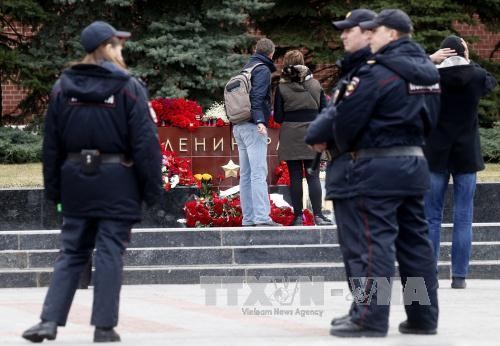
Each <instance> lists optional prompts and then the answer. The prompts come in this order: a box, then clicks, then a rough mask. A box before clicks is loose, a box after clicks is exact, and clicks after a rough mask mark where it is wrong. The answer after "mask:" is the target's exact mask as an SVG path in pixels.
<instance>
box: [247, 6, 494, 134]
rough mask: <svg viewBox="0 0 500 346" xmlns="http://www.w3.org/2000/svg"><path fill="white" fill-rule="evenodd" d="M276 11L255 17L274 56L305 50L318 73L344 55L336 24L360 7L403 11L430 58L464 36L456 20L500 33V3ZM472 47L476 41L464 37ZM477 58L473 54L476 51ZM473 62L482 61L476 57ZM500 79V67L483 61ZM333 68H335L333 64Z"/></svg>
mask: <svg viewBox="0 0 500 346" xmlns="http://www.w3.org/2000/svg"><path fill="white" fill-rule="evenodd" d="M269 1H270V0H269ZM272 1H273V2H274V3H275V6H274V7H273V9H272V11H267V12H265V13H264V14H262V15H261V16H256V17H255V22H256V25H257V26H258V27H259V28H260V29H262V31H263V32H264V33H265V34H266V35H267V36H268V37H270V38H271V39H272V40H273V41H274V42H275V43H276V44H277V45H278V49H277V51H276V54H275V57H280V56H283V55H284V54H285V52H286V51H288V50H290V49H296V48H301V49H302V50H303V51H304V50H305V52H306V53H305V58H306V64H307V65H308V66H309V67H310V68H311V69H312V70H313V72H315V73H317V72H319V65H318V64H320V63H330V64H332V63H333V62H335V61H336V60H337V59H338V58H339V57H341V56H342V55H343V54H344V52H343V47H342V43H341V41H340V32H339V31H337V30H335V29H334V28H333V26H332V24H331V22H332V20H342V19H344V18H345V16H346V14H347V13H348V12H349V11H351V10H353V9H356V8H369V9H372V10H374V11H375V12H379V11H381V10H382V9H387V8H399V9H402V10H404V11H405V12H406V13H408V15H409V16H410V17H411V19H412V21H413V24H414V34H413V38H414V39H415V40H416V41H417V42H418V43H420V44H421V45H422V46H423V47H424V49H425V50H426V51H427V52H428V53H429V54H431V53H433V52H435V51H436V50H437V49H438V48H439V46H440V44H441V41H442V40H443V39H444V38H445V37H446V36H448V35H450V34H459V33H457V32H456V31H455V30H454V28H453V23H454V22H455V21H459V22H465V23H470V24H473V23H474V19H473V14H479V15H480V18H481V21H482V22H483V23H485V24H486V25H487V26H488V27H489V28H490V29H491V30H497V31H498V28H499V21H498V18H499V16H500V1H498V0H486V1H472V0H467V1H463V0H429V1H421V0H323V1H321V0H272ZM465 39H466V40H467V41H469V42H471V41H474V40H475V39H477V38H475V37H465ZM471 53H472V54H473V52H471ZM473 58H475V59H476V58H477V57H474V56H473ZM478 62H479V63H480V64H481V65H483V66H484V67H485V68H486V69H487V70H488V71H490V72H491V73H493V74H494V75H495V77H496V78H497V80H499V77H500V73H499V68H500V64H498V63H492V62H489V63H488V62H485V61H484V60H478ZM330 66H331V65H330ZM332 77H333V78H330V79H328V80H326V81H327V82H328V83H329V86H328V87H327V89H329V88H330V87H332V86H333V85H334V84H335V83H336V79H335V76H332ZM499 93H500V87H497V88H496V90H495V92H494V93H493V94H492V95H490V96H489V97H487V98H486V99H485V100H484V101H482V102H481V108H480V117H481V124H482V125H483V126H491V124H492V122H493V121H498V120H499V119H500V118H499V108H500V107H499V105H500V96H499Z"/></svg>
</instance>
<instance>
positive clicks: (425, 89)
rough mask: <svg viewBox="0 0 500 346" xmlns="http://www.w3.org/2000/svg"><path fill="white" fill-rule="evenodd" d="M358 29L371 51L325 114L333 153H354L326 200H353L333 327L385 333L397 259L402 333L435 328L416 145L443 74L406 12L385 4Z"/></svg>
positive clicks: (433, 112) (347, 212)
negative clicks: (342, 315)
mask: <svg viewBox="0 0 500 346" xmlns="http://www.w3.org/2000/svg"><path fill="white" fill-rule="evenodd" d="M360 27H361V28H364V29H373V35H372V38H371V43H370V48H371V51H372V53H374V56H373V57H372V58H371V60H369V61H368V63H367V64H366V65H364V66H362V67H361V68H360V69H359V70H358V71H357V72H356V73H355V75H354V76H353V77H352V78H351V80H350V82H349V84H348V85H347V87H346V91H345V95H344V96H343V99H342V100H341V101H340V102H339V103H338V105H337V106H336V107H333V106H332V107H330V108H329V109H328V110H327V111H326V112H329V114H330V117H331V119H332V127H331V130H332V135H333V141H334V145H335V150H336V151H337V152H339V153H350V155H351V160H350V165H349V167H348V169H347V172H345V180H346V182H347V188H346V189H345V191H344V192H340V191H338V192H333V193H332V194H331V197H333V198H342V199H349V200H350V201H346V203H344V204H343V208H344V210H343V211H342V213H341V214H342V216H343V217H344V219H343V220H340V223H341V224H342V226H341V229H342V232H341V233H342V234H343V236H344V239H343V242H344V245H345V249H344V251H343V256H344V262H345V263H346V266H347V269H346V271H347V273H348V275H350V278H349V280H350V286H351V289H352V290H353V296H354V303H355V304H353V305H352V307H351V311H350V316H349V318H348V319H345V320H343V321H342V322H341V323H336V324H334V325H333V326H332V327H331V329H330V334H332V335H335V336H341V337H358V336H372V337H379V336H385V335H386V334H387V330H388V319H389V301H390V296H391V295H390V293H391V292H390V291H391V278H393V277H394V276H395V260H396V259H397V261H398V264H399V272H400V276H401V282H402V284H403V287H405V290H404V294H403V296H404V297H405V310H406V313H407V317H408V318H407V320H406V321H404V322H402V323H401V324H400V325H399V331H400V332H401V333H414V334H435V333H436V329H437V319H438V302H437V273H436V271H435V267H434V253H433V250H432V247H431V244H430V241H429V240H428V237H427V233H428V228H427V223H426V221H425V215H424V206H423V196H424V194H425V192H426V191H427V189H428V188H429V171H428V166H427V162H426V160H425V158H424V156H423V152H422V148H421V147H422V145H423V144H424V137H425V136H426V135H427V134H428V133H429V131H430V129H431V128H432V127H433V126H434V125H435V123H436V121H437V116H438V111H439V92H440V89H439V83H438V82H439V74H438V72H437V70H436V68H435V67H434V65H433V64H432V62H431V61H430V60H429V58H428V57H427V55H426V54H425V52H424V51H423V49H422V48H421V47H420V46H419V45H418V44H416V43H414V42H413V41H411V39H410V33H411V31H412V24H411V20H410V18H409V17H408V15H407V14H406V13H404V12H403V11H401V10H396V9H390V10H384V11H382V12H381V13H379V14H378V15H377V17H375V19H374V20H372V21H368V22H362V23H360ZM337 222H339V221H338V220H337Z"/></svg>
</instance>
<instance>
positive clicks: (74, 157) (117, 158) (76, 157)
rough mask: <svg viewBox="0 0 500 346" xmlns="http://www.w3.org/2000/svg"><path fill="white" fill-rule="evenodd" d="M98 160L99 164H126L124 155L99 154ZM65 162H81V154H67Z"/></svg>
mask: <svg viewBox="0 0 500 346" xmlns="http://www.w3.org/2000/svg"><path fill="white" fill-rule="evenodd" d="M99 159H100V162H101V163H126V160H125V155H123V154H99ZM66 160H69V161H73V162H81V160H82V154H80V153H68V156H66Z"/></svg>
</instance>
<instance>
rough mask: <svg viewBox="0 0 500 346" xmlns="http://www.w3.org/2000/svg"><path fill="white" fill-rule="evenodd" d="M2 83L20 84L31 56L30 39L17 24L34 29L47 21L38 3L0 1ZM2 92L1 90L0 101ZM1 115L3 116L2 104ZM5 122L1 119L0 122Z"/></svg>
mask: <svg viewBox="0 0 500 346" xmlns="http://www.w3.org/2000/svg"><path fill="white" fill-rule="evenodd" d="M0 14H1V15H0V25H1V27H2V28H3V29H5V30H2V31H0V81H1V82H2V83H4V82H7V81H12V82H14V83H19V82H20V80H21V79H22V72H23V71H24V69H25V68H26V65H27V62H28V61H29V60H30V56H29V54H28V53H27V47H28V46H29V39H28V38H27V37H25V36H24V35H23V33H22V32H19V31H18V30H17V29H16V25H15V24H16V23H22V24H29V25H32V26H34V27H36V26H37V25H39V24H40V23H41V22H42V21H44V20H46V18H47V17H46V15H45V12H44V11H43V9H42V8H41V7H40V5H39V4H38V2H37V1H33V0H3V1H0ZM1 99H2V92H1V90H0V101H1ZM0 114H3V111H2V103H1V102H0ZM2 120H4V119H3V118H0V122H1V121H2Z"/></svg>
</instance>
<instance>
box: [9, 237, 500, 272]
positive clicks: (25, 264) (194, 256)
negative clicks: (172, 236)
mask: <svg viewBox="0 0 500 346" xmlns="http://www.w3.org/2000/svg"><path fill="white" fill-rule="evenodd" d="M450 252H451V243H449V242H443V243H442V246H441V257H440V258H441V259H442V260H448V259H450V258H451V254H450ZM58 255H59V250H3V251H0V269H24V268H46V267H51V266H52V265H53V264H54V262H55V260H56V258H57V256H58ZM471 260H476V261H480V260H500V242H474V243H473V245H472V255H471ZM313 262H314V263H326V262H328V263H332V262H333V263H342V254H341V251H340V247H339V245H338V244H317V245H314V244H313V245H311V244H309V245H258V246H257V245H254V246H217V247H211V248H207V247H151V248H129V249H128V250H127V252H126V253H125V256H124V265H125V266H131V267H132V266H158V265H166V266H190V265H246V264H275V263H313Z"/></svg>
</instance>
